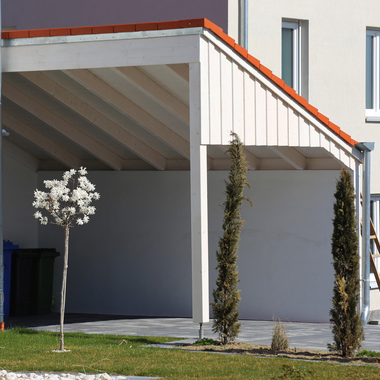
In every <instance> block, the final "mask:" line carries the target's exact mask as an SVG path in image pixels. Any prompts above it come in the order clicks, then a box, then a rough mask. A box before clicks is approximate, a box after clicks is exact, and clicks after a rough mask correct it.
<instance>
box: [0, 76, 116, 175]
mask: <svg viewBox="0 0 380 380" xmlns="http://www.w3.org/2000/svg"><path fill="white" fill-rule="evenodd" d="M3 96H4V97H6V98H8V99H9V100H11V101H12V102H14V103H16V104H17V105H19V106H20V107H22V108H24V109H25V110H26V111H28V112H29V113H31V114H32V115H34V116H35V117H37V118H39V119H40V120H42V121H43V122H44V123H46V124H47V125H49V126H51V127H52V128H53V129H55V130H56V131H58V132H59V133H61V134H62V135H64V136H66V137H67V138H68V139H70V140H72V141H73V142H75V143H77V144H80V145H81V146H82V147H83V149H85V150H86V151H87V152H89V153H90V154H91V155H93V156H94V157H96V158H97V159H99V160H100V161H102V162H104V163H105V164H106V165H107V166H109V167H110V168H112V169H115V170H121V169H122V167H123V160H122V158H121V157H120V156H118V155H117V154H115V153H114V152H112V151H111V150H109V149H107V148H106V147H105V146H104V145H102V144H100V143H99V142H98V141H96V140H94V139H93V138H92V137H91V136H89V135H87V134H85V133H83V132H82V131H81V130H79V129H78V128H76V127H75V126H73V125H72V124H71V123H70V122H68V121H66V120H65V119H63V118H62V117H60V116H58V115H56V114H55V113H54V112H53V111H51V110H50V109H48V108H46V107H45V106H43V105H42V104H40V103H39V102H37V101H36V100H35V99H32V98H31V97H29V96H28V95H26V94H24V93H23V92H21V91H20V90H19V89H17V88H15V87H14V86H12V85H11V84H10V83H8V82H7V81H6V80H3Z"/></svg>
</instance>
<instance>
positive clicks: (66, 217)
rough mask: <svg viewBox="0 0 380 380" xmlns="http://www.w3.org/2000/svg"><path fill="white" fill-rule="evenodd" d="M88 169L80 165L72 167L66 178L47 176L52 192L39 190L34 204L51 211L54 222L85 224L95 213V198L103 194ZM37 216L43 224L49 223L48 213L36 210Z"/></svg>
mask: <svg viewBox="0 0 380 380" xmlns="http://www.w3.org/2000/svg"><path fill="white" fill-rule="evenodd" d="M86 174H87V170H86V168H84V167H80V168H79V169H78V171H76V170H75V169H71V170H69V171H66V172H64V173H63V179H62V180H56V179H53V180H45V181H44V185H45V187H46V188H47V189H50V191H49V192H44V191H40V190H35V192H34V201H33V203H32V205H33V207H35V208H37V209H42V210H45V211H47V212H48V213H49V214H51V216H52V217H53V221H52V223H54V224H58V225H60V226H63V227H66V226H69V227H70V226H72V225H73V223H76V224H78V225H83V224H86V223H88V222H89V219H90V218H89V215H94V214H95V210H96V209H95V207H94V206H91V205H90V204H91V202H92V201H93V200H98V199H99V198H100V194H99V193H98V192H95V191H94V190H95V185H93V184H92V183H91V182H90V181H89V180H88V179H87V177H85V175H86ZM34 217H35V218H36V219H38V220H39V222H40V223H41V224H47V223H48V217H47V216H43V214H42V212H41V211H36V212H35V213H34Z"/></svg>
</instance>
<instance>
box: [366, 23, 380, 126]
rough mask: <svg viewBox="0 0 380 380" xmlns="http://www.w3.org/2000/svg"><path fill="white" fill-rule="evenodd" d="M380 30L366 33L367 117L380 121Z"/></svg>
mask: <svg viewBox="0 0 380 380" xmlns="http://www.w3.org/2000/svg"><path fill="white" fill-rule="evenodd" d="M379 46H380V30H378V31H376V30H367V35H366V100H365V101H366V119H367V120H368V121H380V76H379V73H380V62H379V58H380V57H379V55H380V50H379Z"/></svg>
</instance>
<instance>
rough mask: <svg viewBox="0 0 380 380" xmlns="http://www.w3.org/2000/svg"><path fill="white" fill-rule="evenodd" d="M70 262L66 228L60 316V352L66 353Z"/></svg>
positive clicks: (67, 228)
mask: <svg viewBox="0 0 380 380" xmlns="http://www.w3.org/2000/svg"><path fill="white" fill-rule="evenodd" d="M68 261H69V227H68V226H66V227H65V256H64V259H63V276H62V288H61V315H60V329H61V330H60V331H61V340H60V344H59V350H60V351H64V350H65V347H64V339H63V321H64V318H65V304H66V282H67V268H68Z"/></svg>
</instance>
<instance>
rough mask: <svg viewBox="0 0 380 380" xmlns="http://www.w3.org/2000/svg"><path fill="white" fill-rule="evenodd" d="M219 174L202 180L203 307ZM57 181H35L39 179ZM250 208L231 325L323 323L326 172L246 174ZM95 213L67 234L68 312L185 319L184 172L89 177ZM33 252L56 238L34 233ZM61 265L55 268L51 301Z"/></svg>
mask: <svg viewBox="0 0 380 380" xmlns="http://www.w3.org/2000/svg"><path fill="white" fill-rule="evenodd" d="M227 175H228V173H227V172H209V173H208V179H209V186H208V187H209V251H210V300H212V296H211V291H212V289H213V287H214V284H215V280H216V271H215V267H216V262H215V251H216V250H217V245H218V239H219V236H220V234H221V233H222V228H221V226H222V217H223V209H222V207H221V205H222V203H223V202H224V197H225V196H224V190H225V184H224V180H225V179H226V178H227ZM60 176H61V173H55V172H45V173H39V174H38V178H39V184H40V185H39V186H41V181H42V180H43V179H45V178H56V177H60ZM248 176H249V180H250V182H251V184H252V190H251V191H249V192H247V195H249V196H250V198H251V199H252V201H253V202H254V207H253V208H250V207H249V206H248V204H245V205H244V208H243V211H242V217H243V219H244V220H246V224H245V226H244V227H243V232H242V236H241V242H240V250H239V262H238V264H239V268H240V279H241V284H240V288H241V289H242V291H241V295H242V301H241V304H240V312H241V318H246V319H271V318H272V317H273V314H275V315H276V316H278V317H280V318H281V319H288V320H300V321H309V322H326V321H328V319H329V316H328V311H329V308H330V306H331V305H330V304H331V296H332V285H333V270H332V267H331V253H330V239H331V232H332V230H331V228H332V224H331V220H332V217H333V213H332V205H333V193H334V190H335V180H336V178H337V177H338V176H339V172H336V171H325V172H322V171H308V172H300V171H290V172H289V171H288V172H285V171H284V172H278V171H262V172H249V174H248ZM89 179H90V180H91V181H92V182H94V183H95V184H96V185H97V189H98V191H99V192H100V193H101V197H102V198H101V200H100V201H99V202H98V204H97V205H96V206H97V209H98V210H97V213H96V215H94V216H93V217H92V218H91V220H90V223H89V224H88V225H86V226H81V227H76V228H74V229H72V231H71V235H70V256H69V272H68V293H67V297H68V299H67V311H68V312H87V313H109V314H129V315H144V316H178V317H191V247H190V244H191V237H190V176H189V172H91V173H90V174H89ZM39 246H40V247H54V248H56V249H57V250H59V251H60V252H61V253H62V252H63V230H61V228H60V227H57V226H40V227H39ZM61 267H62V257H60V258H59V259H57V261H56V268H55V297H56V299H57V300H58V299H59V290H60V281H61Z"/></svg>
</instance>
